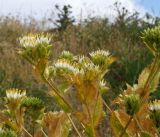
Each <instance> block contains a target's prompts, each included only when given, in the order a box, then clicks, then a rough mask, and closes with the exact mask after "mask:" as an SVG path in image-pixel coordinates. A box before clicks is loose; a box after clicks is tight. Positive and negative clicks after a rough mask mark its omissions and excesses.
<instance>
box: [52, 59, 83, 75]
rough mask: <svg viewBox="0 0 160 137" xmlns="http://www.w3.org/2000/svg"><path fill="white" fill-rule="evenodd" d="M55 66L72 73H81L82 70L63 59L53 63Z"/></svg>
mask: <svg viewBox="0 0 160 137" xmlns="http://www.w3.org/2000/svg"><path fill="white" fill-rule="evenodd" d="M54 66H55V68H57V69H59V70H62V71H65V72H70V73H73V74H79V73H83V71H82V70H80V69H79V68H77V67H75V66H74V65H72V64H70V63H68V62H67V61H65V60H58V61H57V62H56V63H55V64H54Z"/></svg>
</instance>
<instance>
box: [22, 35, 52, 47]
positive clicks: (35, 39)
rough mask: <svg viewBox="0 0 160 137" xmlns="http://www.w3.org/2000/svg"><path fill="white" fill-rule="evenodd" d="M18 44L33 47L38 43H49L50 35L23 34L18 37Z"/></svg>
mask: <svg viewBox="0 0 160 137" xmlns="http://www.w3.org/2000/svg"><path fill="white" fill-rule="evenodd" d="M19 41H20V44H21V45H22V46H23V47H25V48H26V47H35V46H37V45H39V44H48V45H49V44H50V42H51V35H49V34H46V35H44V34H43V33H41V34H28V35H26V36H23V37H21V38H20V39H19Z"/></svg>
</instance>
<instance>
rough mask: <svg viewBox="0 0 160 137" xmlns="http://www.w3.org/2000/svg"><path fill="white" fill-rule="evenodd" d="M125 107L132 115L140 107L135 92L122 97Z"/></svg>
mask: <svg viewBox="0 0 160 137" xmlns="http://www.w3.org/2000/svg"><path fill="white" fill-rule="evenodd" d="M124 103H125V109H126V112H127V114H129V115H131V116H133V115H134V114H136V113H137V112H138V110H139V108H140V97H139V95H137V94H131V95H127V96H125V97H124Z"/></svg>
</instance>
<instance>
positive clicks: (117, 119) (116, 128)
mask: <svg viewBox="0 0 160 137" xmlns="http://www.w3.org/2000/svg"><path fill="white" fill-rule="evenodd" d="M142 39H143V42H144V43H145V45H146V46H147V48H148V49H149V50H150V51H151V53H152V54H153V55H154V56H155V58H154V60H153V63H152V64H151V65H149V66H148V67H146V68H145V69H144V70H143V71H142V73H141V74H140V76H139V78H138V83H137V84H134V85H133V86H130V85H127V89H126V90H125V91H124V92H123V93H122V94H121V95H120V96H118V97H117V98H116V99H115V100H114V103H115V104H117V105H118V106H119V109H117V110H115V111H113V112H112V114H111V120H110V123H111V127H112V129H113V132H114V134H115V136H117V137H123V136H125V137H130V136H141V137H144V136H147V137H155V136H159V118H158V116H159V110H158V109H159V105H158V104H159V101H153V103H150V93H152V92H154V91H155V90H156V89H157V87H158V84H159V78H160V76H159V74H160V73H159V72H160V61H159V60H160V56H159V53H160V50H159V41H160V27H159V26H158V27H155V28H152V29H147V30H145V31H144V33H142Z"/></svg>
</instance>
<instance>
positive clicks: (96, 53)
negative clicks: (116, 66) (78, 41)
mask: <svg viewBox="0 0 160 137" xmlns="http://www.w3.org/2000/svg"><path fill="white" fill-rule="evenodd" d="M89 55H90V56H91V57H97V56H104V57H108V56H109V55H110V53H109V51H104V50H97V51H94V52H91V53H90V54H89Z"/></svg>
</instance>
